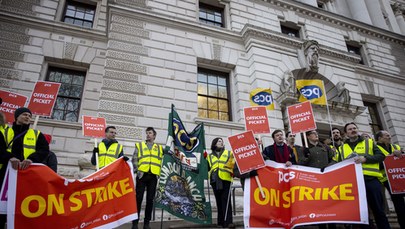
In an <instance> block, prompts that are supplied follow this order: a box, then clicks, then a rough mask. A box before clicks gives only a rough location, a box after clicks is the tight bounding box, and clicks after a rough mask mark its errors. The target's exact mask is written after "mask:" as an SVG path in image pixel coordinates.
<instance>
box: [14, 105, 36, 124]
mask: <svg viewBox="0 0 405 229" xmlns="http://www.w3.org/2000/svg"><path fill="white" fill-rule="evenodd" d="M24 113H29V114H30V116H32V113H31V111H30V109H28V108H26V107H20V108H17V109H16V110H15V112H14V120H15V121H17V118H18V116H20V115H22V114H24ZM27 115H28V114H27Z"/></svg>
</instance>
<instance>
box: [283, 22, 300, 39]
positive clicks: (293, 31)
mask: <svg viewBox="0 0 405 229" xmlns="http://www.w3.org/2000/svg"><path fill="white" fill-rule="evenodd" d="M280 27H281V33H283V34H287V35H288V36H290V37H297V38H300V28H299V27H298V26H294V25H286V24H280Z"/></svg>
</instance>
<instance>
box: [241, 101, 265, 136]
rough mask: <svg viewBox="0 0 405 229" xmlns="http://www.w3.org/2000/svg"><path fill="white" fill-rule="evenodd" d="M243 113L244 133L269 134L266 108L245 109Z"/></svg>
mask: <svg viewBox="0 0 405 229" xmlns="http://www.w3.org/2000/svg"><path fill="white" fill-rule="evenodd" d="M244 111H245V125H246V131H249V130H251V131H253V133H254V134H267V133H270V125H269V119H268V118H267V110H266V107H263V106H259V107H246V108H244Z"/></svg>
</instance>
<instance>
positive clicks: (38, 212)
mask: <svg viewBox="0 0 405 229" xmlns="http://www.w3.org/2000/svg"><path fill="white" fill-rule="evenodd" d="M9 179H10V180H9V190H8V202H7V212H8V214H7V224H8V225H7V226H8V228H15V229H20V228H21V229H24V228H62V227H63V228H70V229H72V228H74V229H76V228H77V229H79V228H103V229H104V228H105V229H110V228H115V227H118V226H119V225H122V224H124V223H127V222H130V221H132V220H134V219H137V208H136V197H135V188H134V181H133V179H134V178H133V174H132V166H131V163H129V162H126V161H124V160H123V159H122V158H121V159H118V160H116V161H115V162H113V163H111V164H110V165H108V166H106V167H105V168H103V169H101V170H99V171H97V172H96V173H93V174H92V175H90V176H88V177H86V178H84V179H81V180H68V179H65V178H63V177H61V176H59V175H58V174H56V173H54V172H53V171H51V169H49V168H48V167H47V166H45V165H42V164H33V165H31V166H30V167H29V168H28V169H26V170H14V169H10V177H9Z"/></svg>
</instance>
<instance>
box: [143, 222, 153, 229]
mask: <svg viewBox="0 0 405 229" xmlns="http://www.w3.org/2000/svg"><path fill="white" fill-rule="evenodd" d="M143 229H151V228H150V225H149V221H145V222H144V223H143Z"/></svg>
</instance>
